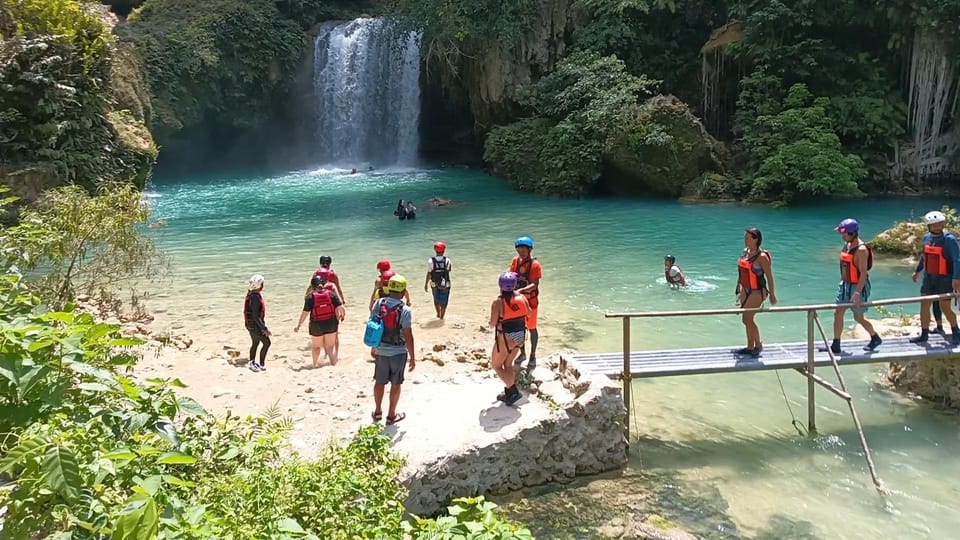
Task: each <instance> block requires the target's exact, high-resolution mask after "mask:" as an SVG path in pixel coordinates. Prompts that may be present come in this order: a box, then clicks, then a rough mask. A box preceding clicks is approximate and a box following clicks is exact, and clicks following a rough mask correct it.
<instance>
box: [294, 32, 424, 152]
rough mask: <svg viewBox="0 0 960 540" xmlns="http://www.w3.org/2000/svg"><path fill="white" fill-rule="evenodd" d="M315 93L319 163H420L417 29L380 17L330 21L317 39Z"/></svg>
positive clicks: (314, 71) (418, 41) (314, 68)
mask: <svg viewBox="0 0 960 540" xmlns="http://www.w3.org/2000/svg"><path fill="white" fill-rule="evenodd" d="M313 93H314V100H315V101H314V103H315V105H316V107H315V115H316V122H317V124H316V125H317V128H316V137H317V143H318V147H317V152H318V154H319V155H318V156H317V157H318V158H319V161H320V162H321V163H331V164H340V165H343V166H348V167H350V166H358V165H362V164H375V165H414V164H415V163H416V159H417V147H418V146H419V142H420V138H419V135H418V124H419V120H420V36H419V35H418V34H416V33H407V34H400V33H399V32H397V31H395V30H393V29H392V28H391V25H390V24H387V23H386V22H385V21H384V20H382V19H355V20H353V21H350V22H347V23H328V24H326V25H324V26H323V27H321V29H320V33H319V35H317V38H316V41H315V42H314V64H313Z"/></svg>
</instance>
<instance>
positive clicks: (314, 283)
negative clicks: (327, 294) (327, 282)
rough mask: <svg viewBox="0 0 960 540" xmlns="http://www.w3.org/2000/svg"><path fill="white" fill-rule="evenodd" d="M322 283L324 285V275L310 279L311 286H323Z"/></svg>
mask: <svg viewBox="0 0 960 540" xmlns="http://www.w3.org/2000/svg"><path fill="white" fill-rule="evenodd" d="M321 285H323V278H322V277H320V276H313V278H312V279H310V286H311V287H319V286H321Z"/></svg>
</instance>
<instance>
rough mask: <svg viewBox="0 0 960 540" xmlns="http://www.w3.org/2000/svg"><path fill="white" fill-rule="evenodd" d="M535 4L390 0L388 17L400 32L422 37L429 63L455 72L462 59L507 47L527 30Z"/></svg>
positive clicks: (501, 0) (494, 0) (524, 1)
mask: <svg viewBox="0 0 960 540" xmlns="http://www.w3.org/2000/svg"><path fill="white" fill-rule="evenodd" d="M536 5H537V4H536V2H535V1H534V0H392V1H391V2H390V10H389V11H390V14H391V15H392V16H393V18H394V19H395V20H396V21H397V23H398V24H399V26H400V28H401V30H403V31H420V32H422V33H423V34H422V35H423V41H422V43H423V45H422V51H423V54H424V56H425V58H426V59H427V60H428V61H435V60H439V61H442V62H444V63H445V64H447V65H448V66H449V67H450V68H452V69H453V70H454V71H455V70H456V66H457V65H459V60H460V57H461V56H464V55H473V54H476V53H478V52H480V51H483V50H484V49H486V48H488V47H489V46H490V45H491V44H494V43H498V44H502V45H504V46H509V45H510V44H512V43H513V42H514V41H515V40H516V39H517V38H519V37H520V36H521V35H522V33H523V32H524V31H526V30H527V29H528V27H529V23H530V21H531V19H532V17H533V15H534V13H536V9H537V8H536Z"/></svg>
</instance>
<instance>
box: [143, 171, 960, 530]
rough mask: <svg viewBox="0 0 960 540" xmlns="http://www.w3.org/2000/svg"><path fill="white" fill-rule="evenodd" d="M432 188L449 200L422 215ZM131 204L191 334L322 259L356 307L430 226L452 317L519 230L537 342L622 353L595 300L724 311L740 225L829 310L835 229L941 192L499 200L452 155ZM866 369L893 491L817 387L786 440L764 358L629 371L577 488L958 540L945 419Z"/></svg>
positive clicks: (895, 281) (952, 444)
mask: <svg viewBox="0 0 960 540" xmlns="http://www.w3.org/2000/svg"><path fill="white" fill-rule="evenodd" d="M434 195H439V196H442V197H448V198H450V199H454V200H455V201H460V202H462V204H461V205H458V206H454V207H447V208H438V209H429V208H423V206H424V205H423V202H424V201H425V200H426V199H427V198H429V197H431V196H434ZM148 197H149V198H150V201H151V204H152V205H153V206H154V210H155V217H156V218H159V219H162V220H163V221H164V222H165V226H164V227H162V228H159V229H154V230H152V233H153V234H154V235H155V236H156V239H157V241H158V243H159V245H160V246H161V248H162V249H164V250H165V251H166V252H168V253H169V254H170V255H171V256H172V259H173V265H174V273H173V278H174V282H175V284H176V286H175V287H172V288H170V289H169V291H168V294H167V295H164V296H162V297H161V298H157V299H154V300H153V302H154V303H153V304H152V305H151V307H159V308H162V309H164V310H165V311H168V312H177V311H179V312H192V313H203V314H204V316H203V317H201V318H200V319H199V320H195V321H194V323H193V324H195V325H196V326H198V327H196V328H194V327H191V328H185V330H184V331H186V332H188V333H191V332H222V331H223V329H224V326H225V325H232V326H236V319H237V309H238V307H237V303H238V300H237V299H238V298H242V294H243V293H242V291H243V290H244V287H245V283H246V280H247V278H248V277H249V276H250V274H252V273H261V274H263V275H265V276H266V278H267V283H268V287H269V288H270V291H271V297H270V298H271V302H272V304H271V305H277V304H279V305H284V304H287V305H289V306H292V307H290V309H289V311H291V312H296V311H297V310H298V309H299V308H298V307H297V306H298V303H297V302H298V301H299V297H300V296H299V295H301V294H302V290H303V285H304V281H305V279H306V278H305V277H304V276H308V275H309V274H310V273H311V271H312V270H313V269H314V268H315V266H316V262H317V256H318V255H320V254H321V253H326V254H329V255H331V256H332V257H333V259H334V267H335V268H336V269H337V271H338V273H339V274H340V275H341V279H342V280H343V284H344V289H345V292H346V295H347V296H348V299H350V300H351V301H353V300H354V299H357V300H358V302H357V303H358V304H365V303H366V295H367V294H369V293H368V288H369V282H370V281H372V279H373V277H374V275H375V270H374V267H375V264H376V261H377V260H379V259H382V258H389V259H390V260H391V261H393V263H394V267H395V268H397V269H398V270H399V271H400V273H402V274H406V275H407V276H408V277H410V281H411V282H412V283H413V284H414V285H419V284H420V283H421V282H422V280H423V276H424V271H425V270H424V264H425V261H426V259H427V257H428V256H430V255H431V251H432V250H431V246H432V244H433V242H434V241H436V240H443V241H445V242H446V243H447V245H448V246H449V248H448V253H447V254H448V255H449V256H450V257H451V259H452V261H453V264H454V273H453V283H454V289H453V295H452V300H451V307H450V309H449V315H448V317H449V318H450V319H451V320H453V321H456V320H463V321H468V322H472V321H475V320H482V319H483V318H484V317H485V315H486V310H487V309H488V305H489V304H488V302H489V298H490V297H492V296H493V295H494V294H495V293H496V280H497V276H498V274H499V272H500V271H501V270H503V269H504V267H505V266H507V265H508V263H509V261H510V258H511V257H512V256H513V255H514V250H513V239H514V238H515V237H517V236H520V235H529V236H532V237H533V238H534V240H535V242H536V248H535V250H534V254H535V256H537V257H538V258H539V260H540V261H541V262H542V264H543V266H544V279H543V282H542V291H543V292H542V301H541V305H542V308H541V310H540V311H541V314H540V321H541V323H540V325H541V338H540V339H541V348H543V349H544V351H545V352H546V351H550V350H557V349H560V348H563V347H574V348H577V349H579V350H582V351H617V350H619V349H620V340H621V336H620V326H619V323H618V322H617V321H613V320H611V321H607V320H605V319H604V318H603V313H604V312H605V311H623V310H662V309H700V308H723V307H732V306H733V288H734V284H735V277H736V258H737V256H738V255H739V253H740V251H741V249H742V248H743V240H742V238H743V230H744V228H745V227H748V226H758V227H760V228H761V229H762V230H763V233H764V243H763V246H764V247H765V248H767V249H769V250H770V251H771V252H772V253H773V261H774V272H775V276H776V283H777V292H778V296H779V300H780V305H791V304H804V303H827V302H832V301H833V297H834V294H835V290H836V283H837V273H838V272H837V253H838V249H839V245H840V244H839V239H838V235H837V234H836V233H835V232H834V231H833V227H834V226H835V225H836V223H837V222H839V221H840V220H841V219H843V218H846V217H856V218H858V219H859V220H860V221H861V224H862V230H863V236H864V237H867V238H869V237H872V236H873V235H874V234H876V233H877V232H879V231H881V230H883V229H884V228H886V227H888V226H889V225H890V224H891V223H893V222H894V221H895V220H898V219H902V218H904V217H907V216H911V215H913V216H919V215H922V214H923V213H924V212H926V211H928V210H929V209H931V208H938V207H939V206H940V205H941V204H943V203H944V202H949V201H931V200H921V199H909V200H903V199H900V200H869V201H868V200H863V201H852V202H842V203H840V202H836V203H834V202H831V203H823V204H818V205H816V206H813V207H806V208H795V209H770V208H765V207H752V206H741V205H722V204H709V205H690V204H683V203H680V202H676V201H665V200H664V201H659V200H658V201H638V200H621V199H584V200H556V199H551V198H546V197H540V196H535V195H528V194H520V193H516V192H513V191H511V190H509V188H508V187H506V185H505V184H504V183H503V182H502V181H499V180H497V179H495V178H492V177H489V176H486V175H484V174H481V173H477V172H472V171H464V170H456V169H449V170H426V171H425V170H406V171H404V170H391V171H372V172H368V173H358V174H347V172H346V171H337V170H316V171H301V172H296V173H290V174H287V175H282V176H270V177H264V176H255V175H250V176H246V177H244V176H242V175H234V176H230V177H220V178H212V177H207V178H158V179H155V180H154V181H153V183H152V185H151V187H150V191H149V192H148ZM400 198H403V199H412V200H414V201H416V202H417V203H418V204H419V205H420V206H421V211H420V212H419V215H418V218H417V220H416V221H413V222H399V221H398V220H397V219H396V218H395V217H393V216H392V211H393V209H394V208H395V206H396V204H397V199H400ZM665 253H672V254H673V255H675V256H676V257H677V262H678V264H679V265H680V266H681V267H683V269H684V271H685V272H686V274H687V277H688V279H689V280H691V281H692V285H691V286H690V287H689V288H688V289H686V290H683V291H672V290H669V289H668V288H667V287H666V285H665V284H664V281H663V275H662V274H663V267H662V260H663V255H664V254H665ZM910 273H911V269H910V268H909V267H906V266H904V265H902V264H899V263H895V262H887V261H878V263H877V265H876V267H875V268H874V270H873V272H872V273H871V278H872V283H873V295H874V299H880V298H890V297H896V296H910V295H914V294H916V293H917V287H916V285H914V284H913V283H911V282H910ZM414 289H416V287H414ZM415 305H416V306H422V309H421V311H420V312H421V313H423V314H424V315H423V316H424V317H425V316H426V313H428V312H429V311H430V308H429V305H430V302H429V300H428V298H427V296H426V295H424V294H423V292H422V290H420V291H418V295H417V296H416V300H415ZM915 312H916V307H907V308H905V311H904V313H907V314H909V313H915ZM871 313H872V314H873V316H874V317H876V316H878V314H877V313H876V311H872V312H871ZM893 313H894V314H897V313H899V312H898V311H897V309H896V308H895V309H894V310H893ZM826 321H827V325H828V326H829V318H827V319H826ZM760 325H761V331H762V335H763V338H764V340H765V341H767V342H773V341H786V340H789V341H800V340H803V339H804V336H805V320H804V315H803V314H802V313H800V314H783V315H775V314H769V315H763V316H761V319H760ZM743 339H744V337H743V330H742V326H741V324H740V323H739V320H738V319H737V318H735V317H710V318H679V319H677V318H674V319H644V320H635V321H634V323H633V343H632V347H633V348H636V349H642V348H647V349H656V348H671V347H695V346H719V345H730V346H738V347H739V346H742V343H743ZM882 369H883V368H882V367H881V366H864V367H857V368H846V369H845V371H844V373H845V376H846V381H847V384H848V385H849V386H850V389H851V392H852V394H853V395H854V396H855V397H856V404H857V407H858V410H859V412H860V415H861V419H862V421H863V424H864V426H865V429H866V433H867V437H868V440H869V441H870V444H871V447H872V449H873V451H874V459H875V460H876V463H877V466H878V468H879V472H880V475H881V477H882V478H883V479H884V481H885V483H886V484H887V486H888V487H889V488H890V489H891V491H892V495H891V496H890V497H889V499H888V500H887V502H886V503H883V502H881V501H880V499H879V498H878V497H877V495H876V494H875V492H874V491H873V488H872V486H871V483H870V480H869V476H868V474H867V472H866V466H865V464H864V460H863V458H862V455H861V452H860V447H859V444H858V441H857V437H856V433H855V431H853V426H852V421H851V420H850V417H849V414H848V413H847V410H846V407H845V406H844V403H843V402H842V401H841V400H839V399H838V398H835V397H833V396H832V395H830V394H827V393H826V392H820V393H819V394H818V405H819V413H818V427H819V429H820V435H819V436H818V437H817V438H812V439H811V438H807V437H803V436H800V435H798V433H797V432H796V430H795V429H794V428H793V427H792V426H791V423H790V420H791V412H790V410H789V409H788V405H787V403H789V407H790V409H792V411H793V414H795V415H796V416H797V418H798V419H800V420H801V422H803V421H804V417H805V411H806V402H805V389H806V384H805V382H804V380H803V379H802V378H801V377H800V376H798V375H796V374H794V373H792V372H784V373H783V374H781V375H780V379H781V380H782V384H783V391H781V386H780V381H779V380H778V377H777V375H776V374H775V373H772V372H764V373H753V374H740V375H714V376H692V377H678V378H667V379H657V380H639V381H636V382H635V383H634V404H633V407H634V412H635V413H636V415H635V418H634V419H633V423H634V426H635V427H634V433H635V434H637V433H638V434H639V439H638V440H634V442H633V445H632V456H631V464H630V468H629V470H628V471H627V472H626V474H625V477H624V478H623V479H620V480H617V479H613V480H596V481H594V482H589V483H587V484H586V485H583V486H581V487H580V488H577V489H581V490H587V491H589V490H591V489H592V490H594V491H601V492H602V491H609V490H614V491H617V490H620V491H621V492H623V491H628V490H629V489H635V488H636V487H635V486H636V484H635V479H636V478H638V477H642V478H644V482H645V484H644V485H645V486H646V489H651V490H653V491H656V492H658V493H662V494H663V505H664V508H665V509H664V512H665V513H666V515H665V516H664V517H666V518H667V519H671V520H674V521H677V522H679V523H680V524H682V525H683V526H685V527H688V528H689V529H691V530H694V531H696V532H698V533H700V534H702V535H704V536H707V537H716V538H754V537H757V538H760V537H762V538H824V539H826V538H831V539H833V538H843V539H875V538H937V539H943V538H960V513H958V512H956V511H955V509H956V507H957V504H958V503H957V501H958V500H960V482H958V481H957V479H958V478H960V459H957V458H956V456H958V455H960V418H958V417H957V416H956V415H951V414H948V413H944V412H938V411H936V410H934V409H933V408H929V407H918V406H917V405H915V404H913V403H910V402H908V401H906V400H904V399H903V398H901V397H899V396H897V395H895V394H891V393H889V392H887V391H885V390H883V389H882V388H881V387H880V386H879V385H878V380H879V374H880V373H881V371H882ZM785 397H786V401H785ZM635 436H636V435H635ZM628 478H632V480H628ZM703 494H707V495H703ZM540 500H542V501H544V504H546V503H547V502H549V501H550V500H551V499H549V497H547V496H544V497H543V498H541V499H540ZM671 501H674V502H671ZM690 501H699V502H690ZM536 502H537V499H536V498H535V499H534V500H532V501H531V504H532V505H534V506H535V505H536ZM541 511H544V509H542V508H541ZM536 514H537V512H535V513H533V514H531V515H536ZM548 522H550V520H549V519H544V520H543V524H541V525H540V527H541V528H540V531H541V532H542V533H543V534H544V535H555V534H556V535H562V534H561V533H560V531H556V530H554V531H552V532H551V531H550V529H549V527H548V525H546V524H547V523H548ZM534 524H535V525H536V523H534ZM565 534H566V535H573V536H576V535H575V534H573V533H572V532H571V531H569V530H568V531H566V533H565Z"/></svg>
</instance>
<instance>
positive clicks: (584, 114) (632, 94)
mask: <svg viewBox="0 0 960 540" xmlns="http://www.w3.org/2000/svg"><path fill="white" fill-rule="evenodd" d="M656 84H657V83H656V81H651V80H649V79H647V78H646V77H634V76H633V75H630V74H629V73H626V71H625V68H624V66H623V62H621V61H619V60H618V59H617V58H616V57H613V56H608V57H600V56H598V55H596V54H592V53H576V54H573V55H570V56H568V57H567V58H565V59H564V60H562V61H561V62H560V63H559V64H558V65H557V69H556V70H555V71H554V72H553V73H551V74H549V75H547V76H546V77H544V78H542V79H540V80H539V81H538V82H537V83H535V84H533V85H531V86H530V87H528V88H526V89H525V91H524V93H525V104H526V105H527V106H529V107H530V108H531V109H532V110H534V111H535V112H536V114H537V117H536V118H534V119H531V120H525V121H521V122H518V123H516V124H512V125H508V126H501V127H497V128H494V129H493V130H492V131H491V132H490V134H489V136H488V137H487V141H486V143H485V145H484V147H485V153H484V158H485V159H486V160H487V161H488V162H489V163H490V164H491V166H492V168H493V170H494V172H496V173H498V174H502V175H504V176H505V177H506V178H507V179H508V180H510V181H511V183H513V185H514V186H515V187H517V188H518V189H525V190H531V191H537V192H541V193H548V194H556V195H562V196H574V197H576V196H582V195H586V194H589V193H591V192H592V191H593V189H594V186H595V185H596V182H597V179H598V178H599V177H600V169H601V164H602V158H603V154H604V152H605V151H606V150H607V149H608V148H609V145H610V143H611V140H612V139H611V137H612V134H613V133H614V131H615V130H616V129H617V126H620V125H622V124H624V123H627V122H629V121H630V120H631V118H632V115H633V114H634V112H635V106H636V104H637V100H638V99H639V96H640V95H641V94H644V93H649V91H650V89H651V88H652V87H653V86H655V85H656Z"/></svg>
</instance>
